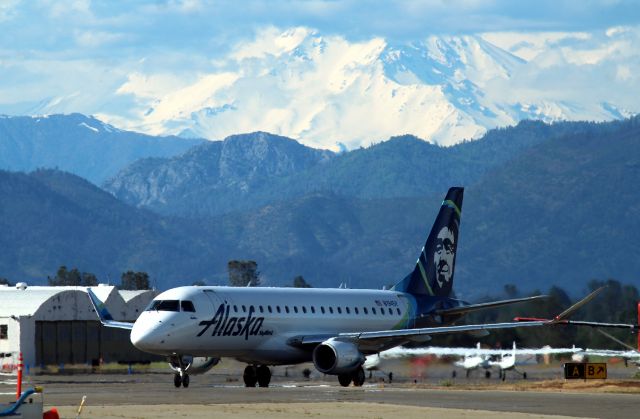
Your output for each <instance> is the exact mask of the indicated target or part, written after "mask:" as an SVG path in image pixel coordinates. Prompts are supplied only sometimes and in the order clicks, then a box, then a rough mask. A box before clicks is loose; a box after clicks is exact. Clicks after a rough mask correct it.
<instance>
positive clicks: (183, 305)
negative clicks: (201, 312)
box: [180, 301, 196, 313]
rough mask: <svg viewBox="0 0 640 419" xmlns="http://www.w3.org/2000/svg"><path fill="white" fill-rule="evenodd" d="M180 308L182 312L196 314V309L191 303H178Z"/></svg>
mask: <svg viewBox="0 0 640 419" xmlns="http://www.w3.org/2000/svg"><path fill="white" fill-rule="evenodd" d="M180 308H182V311H189V312H191V313H195V312H196V308H195V307H194V306H193V303H192V302H191V301H180Z"/></svg>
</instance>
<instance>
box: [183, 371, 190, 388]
mask: <svg viewBox="0 0 640 419" xmlns="http://www.w3.org/2000/svg"><path fill="white" fill-rule="evenodd" d="M182 387H184V388H187V387H189V374H185V375H184V376H183V377H182Z"/></svg>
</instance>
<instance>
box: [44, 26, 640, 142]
mask: <svg viewBox="0 0 640 419" xmlns="http://www.w3.org/2000/svg"><path fill="white" fill-rule="evenodd" d="M638 43H640V30H635V29H628V28H613V29H609V30H607V31H603V32H602V33H601V34H589V33H573V34H572V33H541V34H526V33H525V34H518V33H507V34H481V35H466V36H430V37H428V38H426V39H423V40H419V41H415V42H411V43H403V44H393V43H390V42H388V41H387V40H385V39H383V38H372V39H364V40H359V41H353V40H347V39H346V38H344V37H342V36H339V35H327V36H325V35H323V34H321V33H319V32H318V31H315V30H312V29H309V28H304V27H298V28H293V29H289V30H285V31H282V30H280V29H278V28H274V27H270V28H266V29H263V30H261V31H259V32H258V33H257V35H256V36H255V39H254V40H252V41H250V42H240V43H238V44H237V45H236V47H235V48H234V49H233V51H232V52H231V53H229V54H228V55H226V56H224V57H223V58H219V57H216V58H215V59H211V60H210V64H209V66H208V67H206V68H204V69H203V68H202V67H200V68H199V69H198V70H194V71H193V72H191V73H189V74H188V75H187V76H180V75H178V74H173V73H171V71H170V70H169V69H168V68H162V67H157V66H156V67H146V68H142V67H141V68H136V69H135V71H133V70H132V71H129V72H128V73H124V74H125V76H124V79H122V80H121V81H120V82H119V84H118V85H117V86H116V88H115V89H113V91H111V92H108V93H105V92H100V94H98V95H93V96H92V97H93V98H96V99H92V100H93V101H94V102H95V103H93V104H85V105H83V106H84V107H86V108H87V109H84V108H83V106H80V105H81V104H83V103H85V102H86V101H87V100H88V99H86V96H87V95H88V94H89V93H87V94H83V93H82V92H78V93H74V94H73V95H67V96H64V95H61V96H60V97H51V98H47V99H43V100H42V102H41V103H39V104H37V106H35V108H34V113H40V114H41V113H55V112H69V109H74V110H76V111H81V112H85V113H91V114H94V115H96V116H97V117H99V118H100V119H102V120H105V121H107V122H109V123H111V124H113V125H115V126H119V127H121V128H123V129H128V130H135V131H141V132H145V133H148V134H154V135H159V134H162V135H169V134H175V135H181V136H185V137H204V138H209V139H222V138H225V137H227V136H229V135H232V134H237V133H242V132H252V131H266V132H270V133H274V134H278V135H284V136H287V137H291V138H296V139H298V140H299V141H300V142H302V143H303V144H305V145H308V146H311V147H316V148H330V149H333V150H340V149H343V148H345V147H346V148H348V149H353V148H357V147H360V146H367V145H369V144H371V143H373V142H379V141H382V140H386V139H387V138H389V137H391V136H394V135H402V134H413V135H416V136H418V137H420V138H423V139H425V140H427V141H431V142H434V143H438V144H442V145H451V144H456V143H458V142H461V141H463V140H465V139H474V138H478V137H480V136H481V135H482V134H484V133H485V132H486V130H487V129H490V128H494V127H499V126H506V125H514V124H516V123H517V122H518V121H520V120H522V119H526V118H529V119H541V120H544V121H546V122H551V121H556V120H565V119H566V120H585V119H586V120H609V119H615V118H622V117H627V116H630V115H632V114H633V113H635V112H638V109H637V107H638V105H637V104H636V102H637V101H636V99H635V97H634V96H633V95H632V94H631V93H630V92H632V91H633V90H634V86H638V85H640V79H639V77H638V76H637V75H636V74H635V73H634V72H633V71H631V69H632V68H635V67H636V65H640V54H639V53H638V52H637V51H639V49H638V48H635V47H634V46H635V45H637V44H638ZM119 71H122V69H119ZM88 90H90V88H89V89H88ZM98 98H99V99H98ZM74 104H75V105H74ZM79 104H80V105H79ZM77 108H78V109H77Z"/></svg>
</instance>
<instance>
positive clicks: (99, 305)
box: [87, 288, 133, 330]
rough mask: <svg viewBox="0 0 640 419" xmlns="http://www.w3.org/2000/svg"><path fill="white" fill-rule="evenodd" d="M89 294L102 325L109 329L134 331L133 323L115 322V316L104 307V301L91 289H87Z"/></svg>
mask: <svg viewBox="0 0 640 419" xmlns="http://www.w3.org/2000/svg"><path fill="white" fill-rule="evenodd" d="M87 294H89V300H91V305H92V306H93V308H94V310H95V311H96V314H97V315H98V318H99V319H100V323H102V324H103V325H104V326H107V327H114V328H116V329H127V330H131V329H133V323H128V322H119V321H115V320H113V316H112V315H111V313H109V310H107V307H106V306H105V305H104V303H103V302H102V301H100V299H99V298H98V296H96V295H95V294H94V293H93V291H91V288H87Z"/></svg>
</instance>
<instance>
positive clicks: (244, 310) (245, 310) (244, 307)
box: [242, 305, 247, 313]
mask: <svg viewBox="0 0 640 419" xmlns="http://www.w3.org/2000/svg"><path fill="white" fill-rule="evenodd" d="M242 312H243V313H246V312H247V307H246V306H245V305H242Z"/></svg>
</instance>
